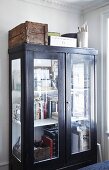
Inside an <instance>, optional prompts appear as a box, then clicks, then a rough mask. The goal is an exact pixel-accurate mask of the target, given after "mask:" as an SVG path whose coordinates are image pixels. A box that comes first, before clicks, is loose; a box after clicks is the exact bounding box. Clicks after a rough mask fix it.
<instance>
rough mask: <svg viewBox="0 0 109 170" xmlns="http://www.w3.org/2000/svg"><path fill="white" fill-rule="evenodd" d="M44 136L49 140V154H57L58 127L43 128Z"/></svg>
mask: <svg viewBox="0 0 109 170" xmlns="http://www.w3.org/2000/svg"><path fill="white" fill-rule="evenodd" d="M44 136H46V137H47V139H49V140H50V143H51V145H50V146H51V153H52V154H51V156H52V157H57V156H58V128H51V129H44Z"/></svg>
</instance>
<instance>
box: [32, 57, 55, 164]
mask: <svg viewBox="0 0 109 170" xmlns="http://www.w3.org/2000/svg"><path fill="white" fill-rule="evenodd" d="M55 157H58V61H57V60H50V59H34V161H35V162H38V161H43V160H47V159H52V158H55Z"/></svg>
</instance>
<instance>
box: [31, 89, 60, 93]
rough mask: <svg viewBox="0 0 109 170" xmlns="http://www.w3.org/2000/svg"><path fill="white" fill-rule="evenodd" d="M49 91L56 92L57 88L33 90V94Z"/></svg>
mask: <svg viewBox="0 0 109 170" xmlns="http://www.w3.org/2000/svg"><path fill="white" fill-rule="evenodd" d="M51 92H58V90H57V89H53V90H52V89H51V90H34V94H37V93H51Z"/></svg>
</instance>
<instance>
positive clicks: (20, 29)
mask: <svg viewBox="0 0 109 170" xmlns="http://www.w3.org/2000/svg"><path fill="white" fill-rule="evenodd" d="M24 42H26V43H33V44H41V45H48V24H43V23H36V22H30V21H26V22H25V23H21V24H20V25H18V26H16V27H15V28H13V29H11V30H10V31H9V38H8V43H9V48H12V47H14V46H16V45H19V44H22V43H24Z"/></svg>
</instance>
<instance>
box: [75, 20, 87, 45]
mask: <svg viewBox="0 0 109 170" xmlns="http://www.w3.org/2000/svg"><path fill="white" fill-rule="evenodd" d="M77 44H78V45H77V46H78V47H81V48H82V47H88V25H87V24H86V23H85V24H83V25H82V27H81V28H80V27H78V33H77Z"/></svg>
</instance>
